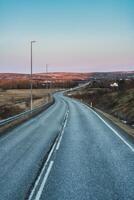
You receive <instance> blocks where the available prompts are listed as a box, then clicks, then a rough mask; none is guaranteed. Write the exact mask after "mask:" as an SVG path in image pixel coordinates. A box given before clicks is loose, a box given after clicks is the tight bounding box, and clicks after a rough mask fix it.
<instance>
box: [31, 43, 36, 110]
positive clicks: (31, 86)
mask: <svg viewBox="0 0 134 200" xmlns="http://www.w3.org/2000/svg"><path fill="white" fill-rule="evenodd" d="M35 42H36V41H34V40H33V41H31V42H30V43H31V80H30V91H31V104H30V110H31V111H32V109H33V81H32V75H33V43H35Z"/></svg>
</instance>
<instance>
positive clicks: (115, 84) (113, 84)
mask: <svg viewBox="0 0 134 200" xmlns="http://www.w3.org/2000/svg"><path fill="white" fill-rule="evenodd" d="M110 87H113V88H114V87H115V88H116V87H118V83H116V82H115V83H111V84H110Z"/></svg>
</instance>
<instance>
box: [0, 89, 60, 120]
mask: <svg viewBox="0 0 134 200" xmlns="http://www.w3.org/2000/svg"><path fill="white" fill-rule="evenodd" d="M55 90H56V89H33V107H37V106H39V105H42V104H46V103H48V102H50V101H51V95H50V94H51V93H52V92H54V91H55ZM28 109H30V90H29V89H10V90H3V89H1V90H0V120H2V119H5V118H8V117H11V116H13V115H16V114H19V113H21V112H23V111H26V110H28Z"/></svg>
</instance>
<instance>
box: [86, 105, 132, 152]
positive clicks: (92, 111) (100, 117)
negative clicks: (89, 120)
mask: <svg viewBox="0 0 134 200" xmlns="http://www.w3.org/2000/svg"><path fill="white" fill-rule="evenodd" d="M85 106H86V105H85ZM86 107H88V106H86ZM88 109H90V110H91V111H92V112H93V113H94V114H95V115H96V116H97V117H98V118H100V119H101V120H102V121H103V123H104V124H105V125H106V126H107V127H108V128H110V129H111V130H112V131H113V132H114V133H115V134H116V135H117V136H118V137H119V138H120V139H121V140H122V141H123V142H124V143H125V144H126V145H127V146H128V147H129V148H130V149H131V150H132V151H133V152H134V148H133V147H132V146H131V145H130V144H129V143H128V142H127V141H126V140H125V139H124V138H123V137H121V135H120V134H119V133H118V132H117V131H116V130H115V129H114V128H112V127H111V126H110V125H109V124H108V123H107V122H106V121H105V120H104V119H103V118H102V117H101V116H100V115H99V114H98V113H96V112H95V111H94V110H92V109H91V108H90V107H88Z"/></svg>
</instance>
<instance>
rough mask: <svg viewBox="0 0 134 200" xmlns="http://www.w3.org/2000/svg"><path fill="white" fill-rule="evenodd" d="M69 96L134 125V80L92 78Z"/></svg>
mask: <svg viewBox="0 0 134 200" xmlns="http://www.w3.org/2000/svg"><path fill="white" fill-rule="evenodd" d="M69 95H70V96H72V97H74V98H77V99H79V100H81V101H84V102H85V103H87V104H89V105H92V106H93V107H96V108H98V109H100V110H102V111H104V112H106V113H108V114H111V115H113V116H115V117H116V118H118V119H120V120H121V121H122V122H123V123H125V124H128V125H130V126H132V127H133V126H134V80H133V79H131V80H107V79H105V80H104V79H102V80H92V81H91V82H90V84H89V85H88V86H87V87H85V88H82V89H79V90H77V91H74V92H72V93H71V94H69Z"/></svg>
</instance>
